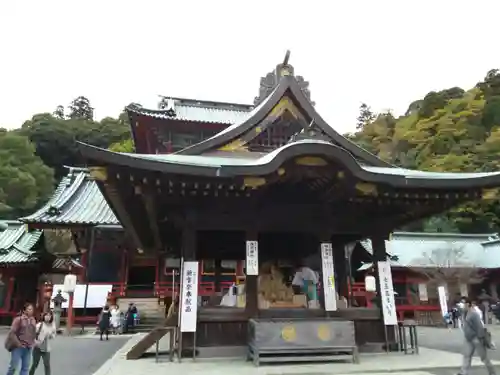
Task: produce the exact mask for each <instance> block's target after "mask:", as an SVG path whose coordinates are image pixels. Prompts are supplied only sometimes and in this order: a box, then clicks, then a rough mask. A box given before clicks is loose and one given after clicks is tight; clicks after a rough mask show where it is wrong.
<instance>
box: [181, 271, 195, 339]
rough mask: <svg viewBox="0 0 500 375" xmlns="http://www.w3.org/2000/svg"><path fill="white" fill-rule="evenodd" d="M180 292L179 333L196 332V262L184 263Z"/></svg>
mask: <svg viewBox="0 0 500 375" xmlns="http://www.w3.org/2000/svg"><path fill="white" fill-rule="evenodd" d="M181 290H182V292H181V299H182V304H181V314H180V316H181V332H196V322H197V316H198V314H197V313H198V262H191V261H190V262H184V264H183V270H182V288H181Z"/></svg>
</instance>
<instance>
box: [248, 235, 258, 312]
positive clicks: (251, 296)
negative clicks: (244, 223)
mask: <svg viewBox="0 0 500 375" xmlns="http://www.w3.org/2000/svg"><path fill="white" fill-rule="evenodd" d="M248 241H257V244H258V233H257V231H256V230H248V231H247V232H246V243H245V246H246V247H248ZM247 251H248V249H245V254H246V252H247ZM257 254H258V246H257ZM258 278H259V276H258V275H249V274H248V256H247V257H246V280H245V294H246V297H245V298H246V304H245V311H246V313H247V315H248V317H250V318H253V317H257V316H258V314H259V299H258V298H259V290H258Z"/></svg>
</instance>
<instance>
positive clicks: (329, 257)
mask: <svg viewBox="0 0 500 375" xmlns="http://www.w3.org/2000/svg"><path fill="white" fill-rule="evenodd" d="M321 265H322V270H321V271H322V272H323V295H324V296H325V310H326V311H336V310H337V291H336V288H335V273H334V268H333V248H332V244H331V243H329V242H324V243H322V244H321Z"/></svg>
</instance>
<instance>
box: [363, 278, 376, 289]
mask: <svg viewBox="0 0 500 375" xmlns="http://www.w3.org/2000/svg"><path fill="white" fill-rule="evenodd" d="M365 290H366V291H367V292H376V291H377V280H375V277H373V276H371V275H367V276H365Z"/></svg>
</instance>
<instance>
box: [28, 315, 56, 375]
mask: <svg viewBox="0 0 500 375" xmlns="http://www.w3.org/2000/svg"><path fill="white" fill-rule="evenodd" d="M56 333H57V329H56V325H55V322H54V317H53V316H52V313H50V312H46V313H44V314H43V315H42V321H41V322H40V323H38V324H37V326H36V339H35V346H34V347H33V362H32V364H31V369H30V372H29V375H34V374H35V371H36V368H37V367H38V364H39V363H40V359H42V361H43V368H44V370H45V375H50V344H49V340H52V339H53V338H54V337H56Z"/></svg>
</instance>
